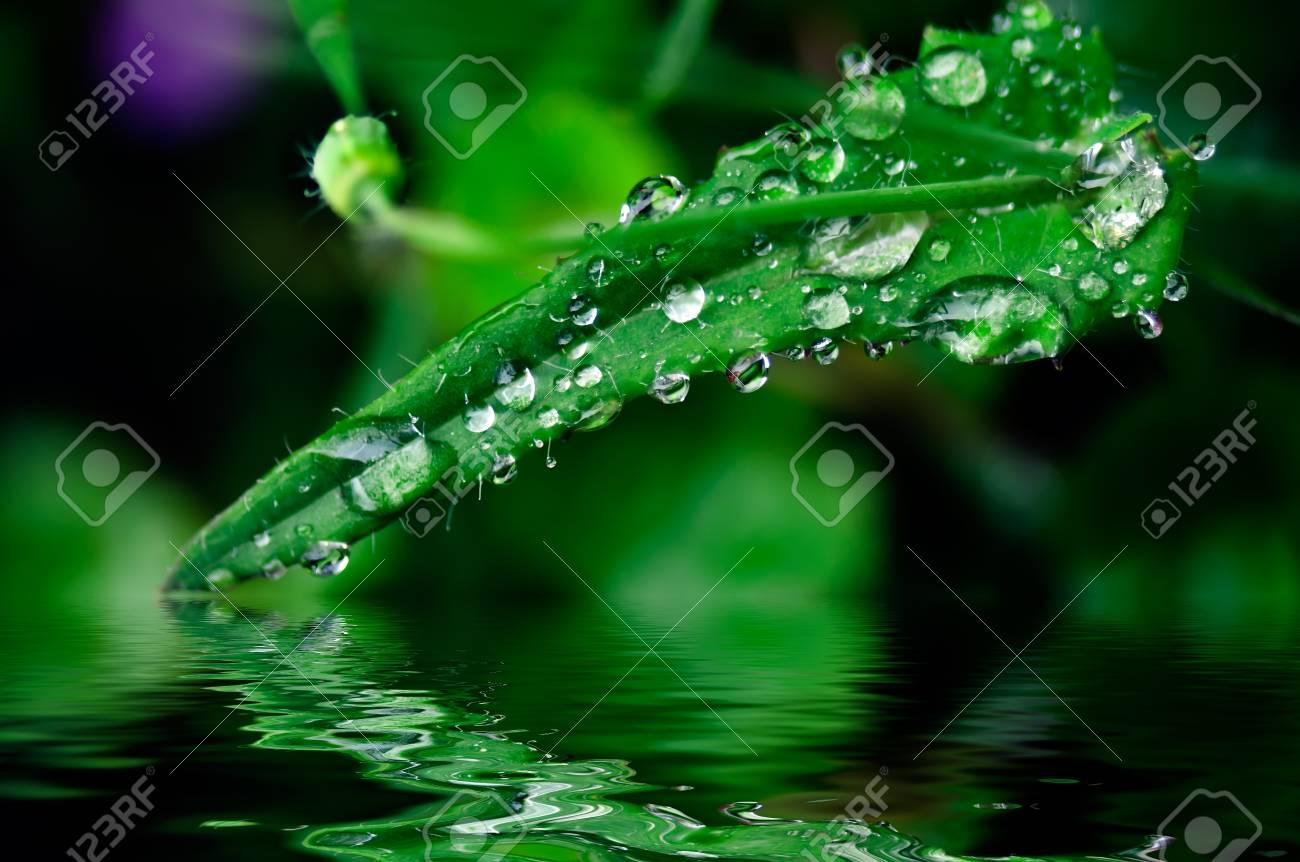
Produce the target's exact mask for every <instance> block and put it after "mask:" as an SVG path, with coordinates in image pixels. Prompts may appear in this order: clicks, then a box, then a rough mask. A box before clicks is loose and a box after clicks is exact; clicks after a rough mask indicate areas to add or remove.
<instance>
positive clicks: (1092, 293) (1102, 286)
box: [1075, 272, 1110, 302]
mask: <svg viewBox="0 0 1300 862" xmlns="http://www.w3.org/2000/svg"><path fill="white" fill-rule="evenodd" d="M1075 291H1076V292H1077V293H1078V294H1079V296H1080V297H1082V298H1083V299H1086V300H1087V301H1088V302H1097V301H1098V300H1101V299H1105V298H1106V294H1108V293H1110V283H1109V282H1108V281H1106V279H1105V278H1103V277H1102V276H1100V275H1098V274H1097V273H1095V272H1085V273H1084V274H1083V275H1082V276H1080V277H1079V282H1078V284H1076V285H1075Z"/></svg>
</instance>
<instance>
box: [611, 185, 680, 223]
mask: <svg viewBox="0 0 1300 862" xmlns="http://www.w3.org/2000/svg"><path fill="white" fill-rule="evenodd" d="M685 202H686V187H685V186H684V185H682V181H681V180H679V179H677V178H676V177H670V176H666V175H663V176H657V177H646V178H645V179H644V180H642V181H641V182H639V183H637V184H636V185H635V186H633V187H632V191H631V192H629V193H628V196H627V202H626V203H624V204H623V208H622V209H621V210H619V213H618V221H619V223H620V224H628V223H629V222H632V221H636V220H637V219H645V220H647V221H658V220H659V219H662V218H667V217H668V216H670V215H672V214H673V213H675V212H677V210H679V209H681V207H682V204H684V203H685Z"/></svg>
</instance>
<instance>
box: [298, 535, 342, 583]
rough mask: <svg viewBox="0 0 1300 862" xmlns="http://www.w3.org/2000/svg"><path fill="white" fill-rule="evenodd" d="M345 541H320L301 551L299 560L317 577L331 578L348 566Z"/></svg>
mask: <svg viewBox="0 0 1300 862" xmlns="http://www.w3.org/2000/svg"><path fill="white" fill-rule="evenodd" d="M348 559H349V558H348V545H347V543H346V542H329V541H321V542H316V543H314V544H313V545H312V546H311V547H309V548H308V549H307V550H306V551H304V552H303V555H302V557H301V558H300V559H299V562H300V563H302V565H304V566H306V567H307V568H308V569H309V570H310V571H311V573H312V574H313V575H316V576H317V577H319V578H332V577H334V576H335V575H337V574H338V573H339V572H341V571H343V570H344V569H346V568H347V567H348Z"/></svg>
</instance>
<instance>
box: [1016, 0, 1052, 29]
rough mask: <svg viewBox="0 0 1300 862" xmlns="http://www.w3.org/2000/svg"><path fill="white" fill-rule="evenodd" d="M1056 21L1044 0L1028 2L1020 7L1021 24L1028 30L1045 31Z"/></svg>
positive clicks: (1028, 0)
mask: <svg viewBox="0 0 1300 862" xmlns="http://www.w3.org/2000/svg"><path fill="white" fill-rule="evenodd" d="M1054 20H1056V19H1055V17H1054V16H1053V15H1052V10H1051V9H1049V8H1048V6H1047V4H1046V3H1043V2H1042V0H1026V2H1024V3H1022V4H1021V6H1020V24H1021V26H1023V27H1024V28H1025V29H1026V30H1045V29H1047V28H1048V27H1050V26H1051V24H1052V22H1053V21H1054Z"/></svg>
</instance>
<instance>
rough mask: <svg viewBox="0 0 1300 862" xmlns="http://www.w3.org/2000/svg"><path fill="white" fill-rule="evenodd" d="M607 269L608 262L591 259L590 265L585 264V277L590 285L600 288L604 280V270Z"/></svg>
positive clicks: (602, 259)
mask: <svg viewBox="0 0 1300 862" xmlns="http://www.w3.org/2000/svg"><path fill="white" fill-rule="evenodd" d="M608 268H609V261H607V260H605V258H603V257H597V258H593V259H592V261H591V263H589V264H587V277H588V278H590V279H591V281H592V284H594V285H596V287H600V285H601V283H602V282H604V280H605V270H606V269H608Z"/></svg>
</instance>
